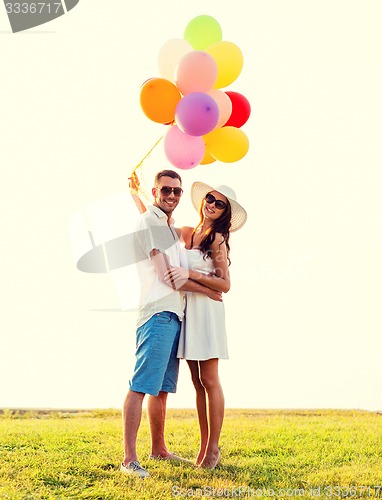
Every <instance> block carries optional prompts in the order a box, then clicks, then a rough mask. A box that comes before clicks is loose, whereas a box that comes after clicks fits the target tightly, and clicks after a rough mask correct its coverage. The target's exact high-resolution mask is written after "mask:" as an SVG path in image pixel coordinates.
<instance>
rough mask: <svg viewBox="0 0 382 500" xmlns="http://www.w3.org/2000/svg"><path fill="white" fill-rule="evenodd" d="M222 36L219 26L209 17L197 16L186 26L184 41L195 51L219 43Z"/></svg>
mask: <svg viewBox="0 0 382 500" xmlns="http://www.w3.org/2000/svg"><path fill="white" fill-rule="evenodd" d="M222 37H223V34H222V29H221V27H220V24H219V23H218V22H217V21H216V19H214V18H213V17H211V16H206V15H203V16H197V17H194V19H191V21H190V22H189V23H188V24H187V26H186V29H185V31H184V39H185V40H187V42H189V43H190V44H191V45H192V47H193V48H194V49H195V50H204V49H206V48H207V47H208V46H209V45H212V44H213V43H216V42H220V41H221V40H222Z"/></svg>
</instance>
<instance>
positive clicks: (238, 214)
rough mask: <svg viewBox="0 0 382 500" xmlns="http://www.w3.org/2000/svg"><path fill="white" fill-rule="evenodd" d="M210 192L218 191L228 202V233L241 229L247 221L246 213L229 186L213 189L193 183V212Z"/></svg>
mask: <svg viewBox="0 0 382 500" xmlns="http://www.w3.org/2000/svg"><path fill="white" fill-rule="evenodd" d="M211 191H218V192H219V193H220V194H222V195H223V196H225V197H226V198H227V200H228V201H229V202H230V205H231V210H232V216H231V228H230V232H233V231H237V230H238V229H240V228H241V227H243V226H244V224H245V221H246V220H247V212H246V211H245V210H244V208H243V207H242V206H241V205H240V204H239V203H238V202H237V201H236V194H235V191H234V190H233V189H232V188H230V187H229V186H218V187H216V188H214V187H212V186H209V185H208V184H204V182H194V183H193V184H192V186H191V201H192V204H193V205H194V208H195V210H197V211H198V210H199V208H200V204H201V202H202V201H203V200H204V198H205V196H206V194H208V193H210V192H211Z"/></svg>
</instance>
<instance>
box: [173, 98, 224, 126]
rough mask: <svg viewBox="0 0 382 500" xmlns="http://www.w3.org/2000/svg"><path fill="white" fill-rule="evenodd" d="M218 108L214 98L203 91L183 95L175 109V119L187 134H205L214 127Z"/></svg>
mask: <svg viewBox="0 0 382 500" xmlns="http://www.w3.org/2000/svg"><path fill="white" fill-rule="evenodd" d="M218 119H219V108H218V105H217V104H216V102H215V101H214V99H213V98H212V97H211V96H209V95H208V94H204V93H203V92H191V94H187V95H186V96H184V97H183V98H182V99H181V100H180V101H179V102H178V104H177V106H176V109H175V121H176V123H177V125H178V127H179V128H180V130H182V131H183V132H185V133H186V134H189V135H205V134H208V132H211V130H213V129H214V128H215V127H216V124H217V122H218Z"/></svg>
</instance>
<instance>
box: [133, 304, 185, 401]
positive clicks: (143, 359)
mask: <svg viewBox="0 0 382 500" xmlns="http://www.w3.org/2000/svg"><path fill="white" fill-rule="evenodd" d="M180 325H181V323H180V320H179V318H178V315H177V314H175V313H173V312H169V311H164V312H160V313H156V314H154V316H152V317H151V318H150V319H149V320H148V321H146V323H144V324H143V325H142V326H140V327H139V328H137V332H136V352H135V357H136V362H135V369H134V374H133V376H132V378H131V380H130V381H129V385H130V390H131V391H135V392H143V393H144V394H151V395H153V396H157V395H158V393H159V391H163V392H176V384H177V381H178V374H179V359H178V358H177V350H178V342H179V335H180Z"/></svg>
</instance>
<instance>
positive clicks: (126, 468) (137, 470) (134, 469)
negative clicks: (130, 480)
mask: <svg viewBox="0 0 382 500" xmlns="http://www.w3.org/2000/svg"><path fill="white" fill-rule="evenodd" d="M121 472H124V473H125V474H132V475H133V476H138V477H141V478H142V479H144V478H145V477H150V474H149V473H148V472H147V470H146V469H144V468H143V467H142V466H141V464H140V463H139V462H129V463H128V464H127V465H124V464H123V463H122V464H121Z"/></svg>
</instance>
